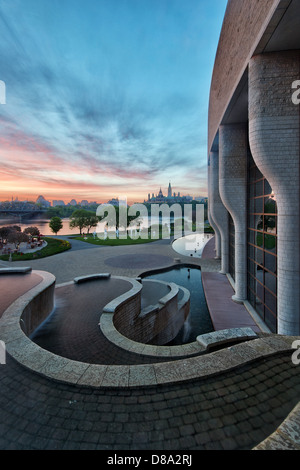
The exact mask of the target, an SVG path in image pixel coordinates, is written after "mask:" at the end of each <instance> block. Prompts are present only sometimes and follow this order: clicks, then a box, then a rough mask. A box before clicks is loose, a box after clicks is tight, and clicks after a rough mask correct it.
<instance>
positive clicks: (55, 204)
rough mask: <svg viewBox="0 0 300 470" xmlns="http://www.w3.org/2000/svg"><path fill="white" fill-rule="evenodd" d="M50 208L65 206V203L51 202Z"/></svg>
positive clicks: (59, 201)
mask: <svg viewBox="0 0 300 470" xmlns="http://www.w3.org/2000/svg"><path fill="white" fill-rule="evenodd" d="M52 206H53V207H56V206H65V203H64V201H61V200H54V201H52Z"/></svg>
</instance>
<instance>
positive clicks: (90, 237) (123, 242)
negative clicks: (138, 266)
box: [71, 234, 157, 246]
mask: <svg viewBox="0 0 300 470" xmlns="http://www.w3.org/2000/svg"><path fill="white" fill-rule="evenodd" d="M71 238H72V239H73V240H80V241H81V242H85V243H91V244H92V245H97V246H100V245H104V246H120V245H140V244H142V243H150V242H155V241H157V240H150V239H147V240H142V239H141V238H138V239H137V240H132V239H131V238H130V237H127V239H124V240H123V239H120V238H116V239H115V240H114V239H112V238H108V239H107V240H101V239H100V238H98V237H96V238H94V237H93V235H91V234H90V235H87V238H86V239H85V238H83V237H81V236H80V235H79V236H77V237H71Z"/></svg>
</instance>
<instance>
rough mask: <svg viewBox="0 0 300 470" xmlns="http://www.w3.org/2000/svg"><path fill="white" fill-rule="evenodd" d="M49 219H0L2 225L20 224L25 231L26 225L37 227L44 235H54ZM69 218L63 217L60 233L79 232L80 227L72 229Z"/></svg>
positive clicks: (0, 225)
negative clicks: (20, 221)
mask: <svg viewBox="0 0 300 470" xmlns="http://www.w3.org/2000/svg"><path fill="white" fill-rule="evenodd" d="M49 222H50V220H49V219H38V218H30V219H22V223H19V218H18V217H16V218H11V219H0V227H3V226H9V225H18V226H19V227H21V230H22V231H23V230H24V229H25V228H26V227H37V228H38V229H39V231H40V233H41V234H42V235H54V233H53V232H52V231H51V229H50V227H49ZM69 222H70V220H69V219H62V224H63V228H62V229H61V230H60V231H59V233H58V235H71V234H77V233H79V229H78V228H75V229H70V227H69Z"/></svg>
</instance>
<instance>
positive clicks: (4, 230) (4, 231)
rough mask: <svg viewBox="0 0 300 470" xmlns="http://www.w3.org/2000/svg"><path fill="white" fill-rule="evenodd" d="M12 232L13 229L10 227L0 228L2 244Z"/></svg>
mask: <svg viewBox="0 0 300 470" xmlns="http://www.w3.org/2000/svg"><path fill="white" fill-rule="evenodd" d="M11 232H13V229H12V228H11V227H1V228H0V238H1V241H2V243H6V242H7V239H8V236H9V234H10V233H11Z"/></svg>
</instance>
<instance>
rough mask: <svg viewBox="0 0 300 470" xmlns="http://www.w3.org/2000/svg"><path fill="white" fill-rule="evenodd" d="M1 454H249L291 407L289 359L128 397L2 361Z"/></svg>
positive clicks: (294, 377)
mask: <svg viewBox="0 0 300 470" xmlns="http://www.w3.org/2000/svg"><path fill="white" fill-rule="evenodd" d="M0 384H1V388H0V409H1V411H0V415H1V425H0V429H1V431H0V448H1V449H14V450H21V449H28V450H30V449H74V450H76V449H91V450H92V449H108V450H112V449H115V450H117V449H119V450H127V449H134V450H140V449H148V450H197V449H198V450H222V449H225V450H238V449H251V448H253V447H254V446H255V445H257V444H258V443H259V442H261V441H262V440H263V439H265V438H266V437H267V436H269V435H270V434H271V433H272V432H273V431H274V430H275V429H276V428H277V426H279V424H280V423H281V422H282V421H283V419H284V418H285V417H286V416H287V414H288V413H289V412H290V411H291V410H292V408H293V406H295V405H296V403H297V402H298V399H299V393H300V376H299V369H297V366H291V358H290V355H282V356H280V357H275V358H273V359H270V360H268V361H260V362H258V363H256V364H252V365H248V366H245V367H243V368H241V369H239V370H237V371H234V372H231V373H227V374H222V375H218V376H216V377H211V378H207V379H201V380H195V381H193V382H190V383H184V384H176V385H168V386H161V387H149V388H147V387H145V388H138V389H133V390H122V389H110V390H107V389H106V390H104V389H91V388H84V387H78V386H72V385H68V384H61V383H54V382H52V381H49V380H48V379H46V378H43V377H40V376H38V375H36V374H34V373H32V372H31V371H29V370H25V369H23V368H22V367H20V366H19V365H18V364H17V363H16V362H15V361H13V360H12V359H10V358H8V361H7V364H6V365H5V366H1V368H0Z"/></svg>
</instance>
